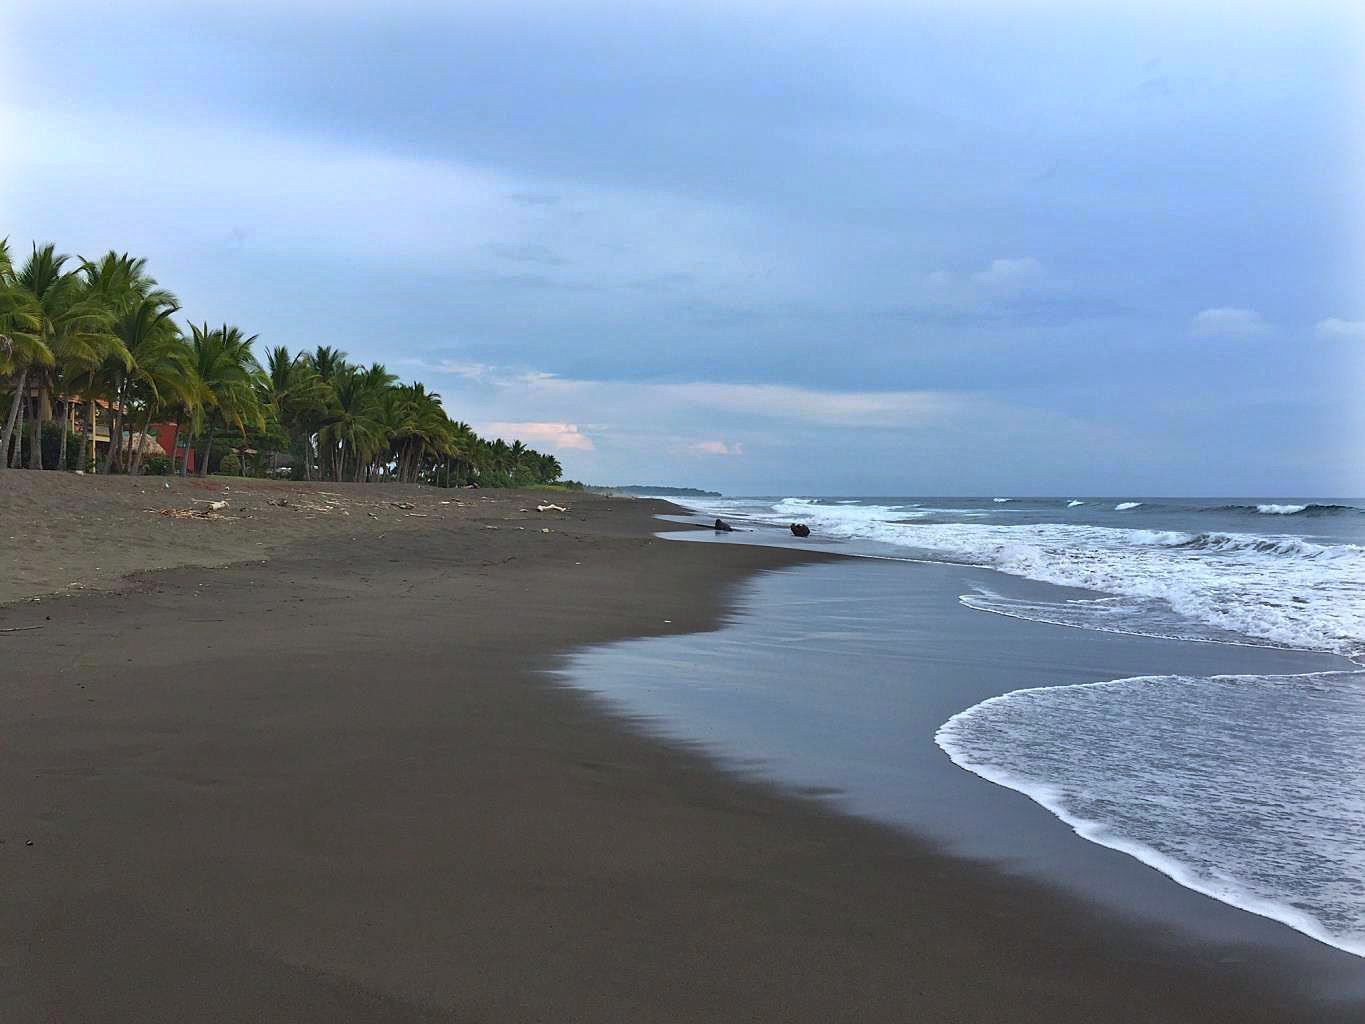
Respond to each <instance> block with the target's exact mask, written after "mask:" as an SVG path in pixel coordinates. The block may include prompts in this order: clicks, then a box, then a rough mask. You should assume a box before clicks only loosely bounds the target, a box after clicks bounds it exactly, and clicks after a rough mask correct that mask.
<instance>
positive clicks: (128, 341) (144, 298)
mask: <svg viewBox="0 0 1365 1024" xmlns="http://www.w3.org/2000/svg"><path fill="white" fill-rule="evenodd" d="M81 272H82V274H84V276H85V280H86V287H87V289H88V291H89V293H90V295H91V297H92V298H94V299H95V300H97V301H99V302H100V303H102V304H103V306H104V307H105V308H106V309H107V310H108V311H109V314H110V316H111V317H112V333H113V334H114V336H115V337H117V338H118V339H119V341H120V342H122V344H123V349H124V351H125V353H126V359H124V360H122V361H119V360H106V362H105V365H104V366H103V367H101V371H102V372H101V373H100V374H97V375H92V377H90V378H87V379H88V380H90V383H91V384H92V385H94V384H96V383H100V384H102V385H103V387H102V390H103V391H104V392H105V395H106V397H108V399H109V404H110V413H111V422H110V427H109V436H110V444H109V450H108V451H107V452H106V453H105V457H104V467H103V471H104V472H105V473H109V472H111V471H112V469H113V467H114V464H115V460H116V459H118V458H120V457H121V455H120V453H121V452H122V449H123V421H124V414H125V407H126V405H127V402H128V394H129V388H130V387H132V385H133V383H134V382H135V381H136V380H138V379H139V371H138V355H137V352H138V350H141V351H142V352H143V353H144V355H145V357H146V358H148V359H149V360H150V361H151V362H152V363H156V362H158V361H161V360H163V359H164V358H165V355H166V353H167V351H168V348H167V346H168V344H169V342H170V339H172V338H174V337H177V336H178V335H179V329H178V328H177V327H176V326H175V325H174V324H173V323H171V320H170V318H171V316H172V315H173V314H174V313H176V312H177V311H178V310H179V308H180V304H179V302H178V301H177V300H176V297H175V296H174V295H172V294H171V293H170V292H168V291H166V290H165V289H164V288H159V287H157V283H156V279H155V278H153V277H152V276H151V275H150V274H148V273H147V261H146V260H145V259H138V258H135V257H132V256H129V255H128V254H127V253H126V252H125V253H121V254H120V253H116V252H114V251H113V250H110V251H109V252H107V253H105V254H104V255H103V256H101V257H100V258H99V260H97V261H95V260H82V262H81ZM148 372H151V371H148ZM100 378H102V380H100ZM144 382H145V375H144ZM87 397H88V398H89V401H90V422H91V431H90V435H91V436H90V439H89V444H90V457H89V460H88V461H89V462H93V461H94V451H95V440H94V429H93V425H94V399H95V397H96V394H95V389H94V387H93V386H92V389H91V391H90V392H89V394H88V396H87ZM63 454H65V442H63Z"/></svg>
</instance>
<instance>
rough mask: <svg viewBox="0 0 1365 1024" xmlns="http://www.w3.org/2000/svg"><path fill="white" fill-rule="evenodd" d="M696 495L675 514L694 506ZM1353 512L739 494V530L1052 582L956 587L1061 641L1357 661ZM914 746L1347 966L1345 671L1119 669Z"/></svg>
mask: <svg viewBox="0 0 1365 1024" xmlns="http://www.w3.org/2000/svg"><path fill="white" fill-rule="evenodd" d="M701 504H702V503H694V505H699V506H700V505H701ZM1362 508H1365V503H1362V502H1358V501H1357V502H1352V501H1349V500H1342V501H1338V500H1332V501H1322V500H1317V501H1314V500H1307V499H1290V498H1274V499H1270V498H1268V499H1254V500H1248V501H1244V502H1227V501H1215V500H1208V501H1199V500H1195V499H1178V500H1173V499H1152V498H1138V497H1133V498H1094V497H1080V498H1048V499H1029V498H1010V499H1009V500H1002V499H1001V498H994V499H958V498H953V499H943V498H938V499H935V498H913V499H911V498H904V499H902V498H894V499H892V498H877V499H859V500H857V501H850V500H849V499H838V500H836V499H818V498H794V497H786V498H771V499H769V498H756V499H724V500H717V501H711V502H707V503H705V505H704V508H699V510H702V511H705V512H706V514H708V515H710V514H717V515H726V516H729V517H730V518H731V519H732V520H733V521H735V522H736V525H740V526H741V528H742V526H743V525H744V524H746V523H747V524H749V525H750V526H751V527H752V528H753V529H755V530H758V531H761V530H763V529H764V527H767V526H773V527H778V526H783V525H785V524H787V523H789V522H795V521H799V522H803V523H806V524H807V525H809V526H810V527H811V529H812V531H813V532H814V534H815V535H816V536H817V537H819V538H822V539H824V540H827V541H828V540H833V541H837V542H838V543H839V545H840V546H843V547H846V549H847V550H849V551H850V552H852V553H858V554H865V555H875V556H879V557H890V558H904V559H911V560H927V561H943V562H954V563H962V564H968V565H975V566H980V567H983V568H986V569H991V570H995V571H997V572H1000V573H1004V574H1007V575H1010V576H1016V577H1021V578H1025V579H1029V580H1035V581H1039V582H1042V583H1048V584H1053V585H1056V586H1059V587H1064V588H1067V590H1066V591H1062V592H1059V593H1058V596H1057V598H1056V599H1055V600H1046V599H1040V598H1038V597H1036V596H1035V597H1030V598H1029V599H1027V600H1025V599H1020V598H1017V597H1010V596H1006V595H1003V594H1001V593H999V592H997V591H998V590H1005V589H1008V588H1005V587H996V586H994V585H992V584H991V583H990V577H989V576H983V577H982V582H981V583H980V584H978V585H977V586H976V587H975V588H974V589H973V590H972V591H971V592H969V593H964V594H962V595H960V597H959V601H960V602H961V603H962V604H963V605H964V606H966V607H968V608H971V609H973V610H976V611H981V612H984V613H990V614H996V615H1005V616H1010V617H1013V618H1018V619H1024V620H1031V621H1035V622H1043V623H1051V624H1055V625H1060V626H1066V627H1071V628H1076V629H1082V630H1096V631H1103V632H1117V633H1132V634H1136V635H1144V636H1154V637H1163V638H1171V639H1177V640H1184V641H1190V642H1198V643H1214V644H1237V645H1250V646H1264V647H1276V648H1286V649H1295V650H1303V651H1315V652H1324V653H1330V654H1335V655H1340V656H1343V657H1345V658H1349V659H1351V660H1353V661H1355V662H1356V663H1357V664H1360V663H1361V662H1362V659H1365V512H1362ZM935 740H936V742H937V743H938V745H939V746H940V747H941V748H942V749H943V751H944V752H945V753H946V754H947V755H948V756H949V757H950V758H951V759H952V761H953V762H954V763H955V764H957V765H958V766H960V767H961V768H964V769H966V770H968V771H971V772H973V773H975V774H976V775H978V776H980V777H982V778H984V779H986V780H988V781H990V782H993V783H996V784H998V785H1001V786H1004V787H1007V788H1009V789H1013V790H1016V791H1018V792H1020V793H1022V794H1024V795H1026V796H1028V797H1030V798H1031V799H1033V800H1034V801H1036V802H1037V803H1039V804H1040V805H1042V806H1043V807H1045V808H1047V809H1048V810H1049V811H1051V812H1052V813H1053V814H1055V815H1056V816H1057V817H1058V818H1060V819H1061V820H1063V821H1065V822H1066V823H1067V824H1068V825H1070V826H1071V827H1072V829H1073V830H1074V831H1075V832H1076V833H1077V834H1078V835H1080V836H1081V837H1083V838H1085V839H1087V840H1089V841H1091V842H1095V843H1098V844H1100V845H1103V846H1107V847H1110V848H1113V849H1116V850H1120V851H1122V852H1124V853H1126V854H1128V855H1130V856H1133V857H1135V858H1136V859H1138V860H1140V861H1142V862H1143V863H1145V864H1148V865H1149V866H1151V867H1153V868H1155V869H1156V870H1158V871H1161V872H1162V873H1163V874H1165V875H1167V876H1168V877H1170V878H1171V879H1173V880H1175V881H1176V882H1178V883H1180V884H1182V885H1184V886H1186V887H1188V888H1191V889H1194V890H1196V891H1198V892H1201V893H1204V894H1206V895H1209V896H1212V897H1214V898H1215V899H1219V900H1221V901H1223V902H1225V903H1228V904H1231V905H1233V906H1237V907H1240V908H1241V909H1244V910H1247V911H1249V912H1252V913H1256V914H1259V915H1262V916H1265V917H1269V918H1272V919H1274V920H1277V921H1281V922H1283V923H1285V924H1287V925H1289V926H1290V927H1292V928H1295V929H1297V930H1298V931H1300V932H1303V933H1304V934H1307V935H1310V936H1312V937H1313V938H1315V939H1318V940H1320V941H1322V942H1325V943H1328V944H1330V945H1333V946H1336V947H1337V948H1339V949H1343V950H1346V951H1348V952H1351V953H1354V954H1356V955H1358V956H1365V759H1362V757H1361V753H1360V752H1361V751H1362V750H1365V672H1354V671H1344V672H1336V673H1318V674H1314V675H1311V676H1211V677H1191V676H1160V675H1153V676H1141V677H1133V678H1125V679H1114V680H1097V681H1095V682H1093V683H1086V684H1080V685H1064V686H1055V687H1031V688H1028V689H1023V690H1016V691H1014V692H1007V693H1003V694H1001V695H999V696H996V697H993V698H991V699H989V700H986V701H984V702H982V703H980V704H977V705H975V706H973V707H970V708H966V709H964V710H962V711H961V712H959V713H958V714H956V715H954V716H953V717H952V718H951V719H949V720H948V721H947V722H945V723H944V724H943V725H942V727H941V728H940V729H939V730H938V733H937V735H936V736H935Z"/></svg>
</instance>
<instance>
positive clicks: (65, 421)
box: [57, 397, 71, 472]
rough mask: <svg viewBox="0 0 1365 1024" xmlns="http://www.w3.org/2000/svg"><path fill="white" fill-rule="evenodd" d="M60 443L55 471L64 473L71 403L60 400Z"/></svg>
mask: <svg viewBox="0 0 1365 1024" xmlns="http://www.w3.org/2000/svg"><path fill="white" fill-rule="evenodd" d="M61 401H62V443H61V447H59V448H58V449H57V469H58V470H60V471H62V472H65V471H66V435H67V433H68V432H69V431H70V430H71V402H70V401H69V400H68V399H66V398H65V397H63V398H62V400H61Z"/></svg>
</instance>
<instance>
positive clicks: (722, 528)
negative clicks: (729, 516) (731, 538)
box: [716, 519, 735, 533]
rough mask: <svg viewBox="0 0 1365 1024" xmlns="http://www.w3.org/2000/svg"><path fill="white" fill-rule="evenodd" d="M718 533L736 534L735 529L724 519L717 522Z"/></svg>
mask: <svg viewBox="0 0 1365 1024" xmlns="http://www.w3.org/2000/svg"><path fill="white" fill-rule="evenodd" d="M716 532H717V533H734V532H735V528H734V527H733V526H731V525H730V524H729V523H727V522H726V521H725V520H724V519H717V520H716Z"/></svg>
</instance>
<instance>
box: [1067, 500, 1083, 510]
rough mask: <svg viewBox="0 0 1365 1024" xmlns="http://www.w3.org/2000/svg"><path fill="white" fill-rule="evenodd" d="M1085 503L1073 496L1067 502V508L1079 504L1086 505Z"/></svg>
mask: <svg viewBox="0 0 1365 1024" xmlns="http://www.w3.org/2000/svg"><path fill="white" fill-rule="evenodd" d="M1084 504H1085V502H1083V501H1079V500H1077V499H1076V498H1072V499H1071V500H1070V501H1068V502H1067V503H1066V507H1067V508H1075V507H1076V506H1077V505H1084Z"/></svg>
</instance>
